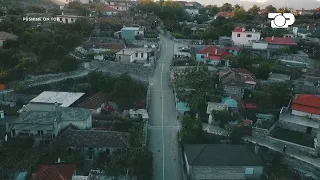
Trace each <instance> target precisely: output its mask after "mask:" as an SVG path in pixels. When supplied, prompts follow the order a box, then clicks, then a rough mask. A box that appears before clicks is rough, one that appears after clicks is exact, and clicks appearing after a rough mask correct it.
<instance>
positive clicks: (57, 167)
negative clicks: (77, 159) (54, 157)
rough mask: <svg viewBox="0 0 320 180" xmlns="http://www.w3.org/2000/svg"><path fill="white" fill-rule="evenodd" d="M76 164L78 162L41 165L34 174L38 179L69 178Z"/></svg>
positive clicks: (64, 179) (59, 179)
mask: <svg viewBox="0 0 320 180" xmlns="http://www.w3.org/2000/svg"><path fill="white" fill-rule="evenodd" d="M76 166H77V165H76V164H53V165H39V166H38V167H37V168H36V170H35V171H34V174H35V175H36V177H37V180H69V179H71V178H72V174H73V173H74V171H75V169H76ZM31 179H32V178H31Z"/></svg>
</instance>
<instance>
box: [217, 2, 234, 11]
mask: <svg viewBox="0 0 320 180" xmlns="http://www.w3.org/2000/svg"><path fill="white" fill-rule="evenodd" d="M220 9H221V11H224V12H231V11H232V10H233V7H232V5H231V4H230V3H224V4H223V5H222V6H221V8H220Z"/></svg>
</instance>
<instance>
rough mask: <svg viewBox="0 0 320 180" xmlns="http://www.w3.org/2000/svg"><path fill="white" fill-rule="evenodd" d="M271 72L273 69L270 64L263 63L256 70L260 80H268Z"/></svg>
mask: <svg viewBox="0 0 320 180" xmlns="http://www.w3.org/2000/svg"><path fill="white" fill-rule="evenodd" d="M270 72H271V67H270V64H269V63H261V64H260V65H259V67H258V68H257V69H256V73H255V75H256V78H258V79H264V80H266V79H268V77H269V73H270Z"/></svg>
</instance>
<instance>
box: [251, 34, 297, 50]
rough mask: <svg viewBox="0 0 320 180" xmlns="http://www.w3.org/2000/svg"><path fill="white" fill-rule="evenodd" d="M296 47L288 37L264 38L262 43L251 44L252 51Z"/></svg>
mask: <svg viewBox="0 0 320 180" xmlns="http://www.w3.org/2000/svg"><path fill="white" fill-rule="evenodd" d="M293 45H297V43H295V42H294V41H293V40H292V39H291V38H290V37H274V36H272V37H265V38H264V40H262V41H256V42H253V44H252V48H253V49H274V50H277V49H279V48H287V47H288V46H293Z"/></svg>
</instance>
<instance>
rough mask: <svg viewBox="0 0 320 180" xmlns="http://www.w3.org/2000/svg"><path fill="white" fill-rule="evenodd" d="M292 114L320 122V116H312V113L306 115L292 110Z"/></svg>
mask: <svg viewBox="0 0 320 180" xmlns="http://www.w3.org/2000/svg"><path fill="white" fill-rule="evenodd" d="M292 114H293V115H296V116H302V117H306V116H307V117H311V118H313V119H319V120H320V115H317V114H311V113H306V112H302V111H297V110H292Z"/></svg>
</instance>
